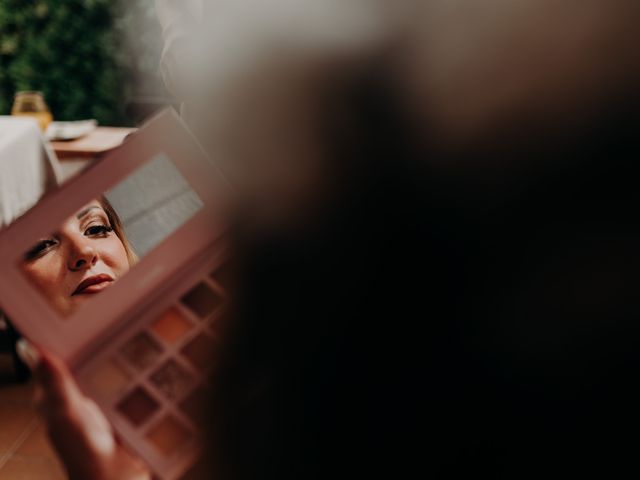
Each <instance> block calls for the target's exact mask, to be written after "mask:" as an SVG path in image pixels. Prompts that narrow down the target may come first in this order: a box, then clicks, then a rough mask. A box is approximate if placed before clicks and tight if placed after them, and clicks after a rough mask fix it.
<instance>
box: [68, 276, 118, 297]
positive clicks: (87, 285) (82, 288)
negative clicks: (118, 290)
mask: <svg viewBox="0 0 640 480" xmlns="http://www.w3.org/2000/svg"><path fill="white" fill-rule="evenodd" d="M111 282H113V278H112V277H111V276H110V275H107V274H104V273H102V274H100V275H94V276H92V277H89V278H85V279H84V280H83V281H81V282H80V284H79V285H78V287H77V288H76V289H75V290H74V291H73V293H72V294H71V296H74V295H83V294H85V293H98V292H101V291H102V290H104V289H105V288H107V287H108V286H109V285H111Z"/></svg>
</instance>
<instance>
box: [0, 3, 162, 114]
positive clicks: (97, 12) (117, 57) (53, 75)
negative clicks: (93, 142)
mask: <svg viewBox="0 0 640 480" xmlns="http://www.w3.org/2000/svg"><path fill="white" fill-rule="evenodd" d="M161 48H162V39H161V31H160V26H159V24H158V20H157V17H156V13H155V9H154V3H153V0H36V1H32V0H30V1H24V0H0V115H8V114H9V113H10V111H11V107H12V104H13V99H14V95H15V93H16V92H18V91H25V90H36V91H42V92H43V93H44V96H45V99H46V103H47V104H48V106H49V108H50V110H51V112H52V114H53V118H54V119H55V120H61V121H64V120H80V119H88V118H95V119H96V120H98V123H99V124H102V125H112V126H132V125H136V124H137V123H139V122H140V121H141V120H142V119H144V118H145V117H146V116H148V115H149V114H150V113H152V112H153V111H155V110H157V109H158V108H159V107H161V106H163V105H166V104H167V103H169V100H168V94H167V92H166V90H165V88H164V85H163V83H162V80H161V78H160V76H159V75H158V62H159V58H160V52H161ZM70 53H73V54H72V55H71V54H70Z"/></svg>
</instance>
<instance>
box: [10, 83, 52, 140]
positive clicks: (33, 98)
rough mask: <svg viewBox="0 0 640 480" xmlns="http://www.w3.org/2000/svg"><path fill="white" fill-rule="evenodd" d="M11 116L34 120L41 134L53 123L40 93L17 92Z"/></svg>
mask: <svg viewBox="0 0 640 480" xmlns="http://www.w3.org/2000/svg"><path fill="white" fill-rule="evenodd" d="M11 115H16V116H23V117H33V118H35V119H36V120H37V121H38V124H39V125H40V129H41V130H42V131H43V132H44V131H45V130H46V129H47V127H48V126H49V124H50V123H51V122H52V121H53V116H52V115H51V112H50V111H49V107H47V104H46V103H45V101H44V95H43V94H42V92H17V93H16V96H15V98H14V100H13V108H12V109H11Z"/></svg>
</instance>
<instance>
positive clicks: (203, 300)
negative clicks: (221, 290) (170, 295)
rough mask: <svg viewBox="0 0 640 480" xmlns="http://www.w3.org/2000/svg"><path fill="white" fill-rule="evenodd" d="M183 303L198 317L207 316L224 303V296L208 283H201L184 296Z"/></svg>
mask: <svg viewBox="0 0 640 480" xmlns="http://www.w3.org/2000/svg"><path fill="white" fill-rule="evenodd" d="M182 303H184V304H185V305H186V306H187V307H189V309H190V310H191V311H193V312H194V313H195V314H197V315H198V317H200V318H205V317H207V316H209V315H211V314H212V313H213V312H214V311H215V310H216V309H217V308H218V307H219V306H220V305H221V304H222V298H221V297H220V295H219V294H218V293H217V292H215V291H213V290H212V289H211V288H210V287H208V286H207V285H206V284H204V283H200V284H198V285H197V286H196V287H195V288H193V289H191V290H190V291H189V293H187V294H186V295H185V296H184V297H182Z"/></svg>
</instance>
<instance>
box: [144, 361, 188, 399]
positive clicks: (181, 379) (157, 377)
mask: <svg viewBox="0 0 640 480" xmlns="http://www.w3.org/2000/svg"><path fill="white" fill-rule="evenodd" d="M193 380H194V379H193V376H192V375H191V374H190V373H189V372H187V371H186V370H185V369H184V368H182V367H181V366H180V365H178V364H177V363H176V362H175V361H174V360H169V361H168V362H167V363H165V364H164V365H163V366H162V367H160V368H159V369H158V370H156V372H155V373H154V374H153V375H151V382H152V383H153V384H154V385H155V386H156V387H157V388H158V390H160V391H161V392H162V393H163V394H164V395H165V396H166V397H167V398H168V399H170V400H175V399H177V398H179V397H182V396H183V395H184V394H185V393H186V392H187V390H188V389H189V387H190V386H191V385H192V384H193Z"/></svg>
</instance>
